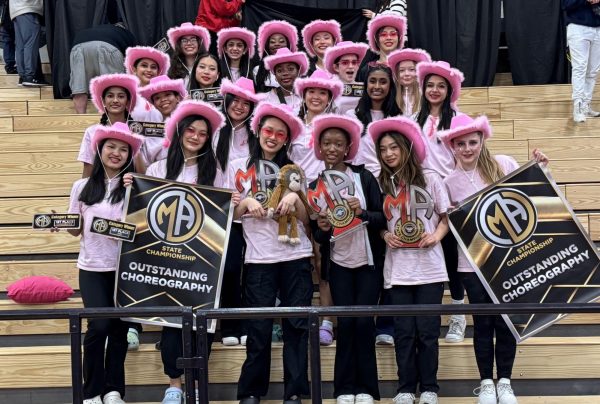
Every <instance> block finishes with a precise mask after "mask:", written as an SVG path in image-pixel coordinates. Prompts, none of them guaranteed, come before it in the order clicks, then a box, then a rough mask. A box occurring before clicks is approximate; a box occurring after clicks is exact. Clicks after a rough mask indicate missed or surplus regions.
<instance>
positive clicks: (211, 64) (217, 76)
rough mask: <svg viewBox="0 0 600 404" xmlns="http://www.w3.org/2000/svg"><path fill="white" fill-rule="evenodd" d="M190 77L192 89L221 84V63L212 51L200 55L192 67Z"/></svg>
mask: <svg viewBox="0 0 600 404" xmlns="http://www.w3.org/2000/svg"><path fill="white" fill-rule="evenodd" d="M192 72H193V74H192V76H191V77H190V86H189V87H190V91H191V90H197V89H199V88H212V87H219V86H220V85H221V77H222V75H221V65H220V63H219V60H218V59H217V57H216V56H215V55H213V54H212V53H208V52H207V53H203V54H201V55H198V60H196V63H194V66H193V67H192Z"/></svg>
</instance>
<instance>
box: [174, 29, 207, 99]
mask: <svg viewBox="0 0 600 404" xmlns="http://www.w3.org/2000/svg"><path fill="white" fill-rule="evenodd" d="M167 37H168V38H169V44H170V45H171V48H172V49H173V54H172V56H171V67H170V68H169V73H168V75H169V77H170V78H172V79H183V81H184V83H185V87H186V88H189V81H190V76H191V74H192V71H193V70H192V66H194V63H195V62H196V60H197V59H198V55H200V54H202V53H206V51H207V50H208V48H210V34H209V32H208V30H207V29H206V28H204V27H201V26H199V25H193V24H192V23H189V22H184V23H183V24H181V25H180V26H178V27H173V28H169V30H168V31H167Z"/></svg>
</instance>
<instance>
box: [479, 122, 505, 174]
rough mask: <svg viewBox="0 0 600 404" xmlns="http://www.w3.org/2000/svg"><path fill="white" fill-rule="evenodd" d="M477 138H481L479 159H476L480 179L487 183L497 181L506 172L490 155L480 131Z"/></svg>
mask: <svg viewBox="0 0 600 404" xmlns="http://www.w3.org/2000/svg"><path fill="white" fill-rule="evenodd" d="M479 138H480V139H481V152H480V153H479V159H478V160H477V170H478V171H479V175H480V176H481V179H483V180H484V181H485V183H486V184H488V185H489V184H492V183H494V182H496V181H498V180H499V179H500V178H502V177H504V176H505V175H506V174H505V173H504V172H503V171H502V169H501V168H500V165H499V164H498V162H497V161H496V159H495V158H494V157H492V155H491V153H490V150H489V149H488V148H487V146H486V145H485V141H484V140H483V135H482V134H481V132H480V133H479Z"/></svg>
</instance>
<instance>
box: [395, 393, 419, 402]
mask: <svg viewBox="0 0 600 404" xmlns="http://www.w3.org/2000/svg"><path fill="white" fill-rule="evenodd" d="M392 402H393V403H394V404H414V402H415V395H414V394H413V393H398V394H396V397H394V399H393V400H392Z"/></svg>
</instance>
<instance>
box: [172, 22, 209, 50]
mask: <svg viewBox="0 0 600 404" xmlns="http://www.w3.org/2000/svg"><path fill="white" fill-rule="evenodd" d="M186 35H194V36H197V37H198V38H199V40H200V43H199V44H198V52H201V51H202V48H204V49H205V50H208V49H209V48H210V33H209V32H208V30H207V29H206V28H204V27H201V26H200V25H194V24H192V23H191V22H184V23H183V24H181V25H180V26H178V27H173V28H169V29H168V30H167V38H169V44H170V45H171V48H173V49H175V48H176V46H177V42H178V41H179V38H181V37H182V36H186Z"/></svg>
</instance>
